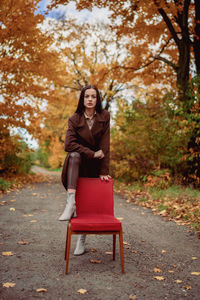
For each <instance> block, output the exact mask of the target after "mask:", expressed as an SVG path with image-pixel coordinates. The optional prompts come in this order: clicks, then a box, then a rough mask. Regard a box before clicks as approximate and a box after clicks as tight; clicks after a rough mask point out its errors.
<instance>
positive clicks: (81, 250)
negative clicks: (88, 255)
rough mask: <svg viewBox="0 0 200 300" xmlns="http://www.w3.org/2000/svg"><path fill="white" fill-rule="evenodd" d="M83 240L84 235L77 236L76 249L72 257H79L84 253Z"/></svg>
mask: <svg viewBox="0 0 200 300" xmlns="http://www.w3.org/2000/svg"><path fill="white" fill-rule="evenodd" d="M85 239H86V235H85V234H81V235H79V237H78V240H77V243H76V249H75V250H74V255H81V254H83V253H84V252H85Z"/></svg>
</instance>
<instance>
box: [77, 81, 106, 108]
mask: <svg viewBox="0 0 200 300" xmlns="http://www.w3.org/2000/svg"><path fill="white" fill-rule="evenodd" d="M88 89H94V90H95V91H96V92H97V103H96V106H95V110H96V112H98V113H101V112H102V106H101V96H100V93H99V90H98V89H97V87H96V86H95V85H86V86H84V87H83V88H82V90H81V94H80V98H79V102H78V105H77V109H76V111H75V112H76V113H78V114H81V113H83V112H84V110H85V106H84V96H85V91H86V90H88Z"/></svg>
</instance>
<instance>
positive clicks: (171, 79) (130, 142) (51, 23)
mask: <svg viewBox="0 0 200 300" xmlns="http://www.w3.org/2000/svg"><path fill="white" fill-rule="evenodd" d="M42 3H43V5H44V3H45V5H44V7H43V6H42V5H41V1H39V0H33V1H28V0H26V1H24V0H19V1H13V0H2V1H1V3H0V31H1V34H0V40H1V46H0V52H1V55H0V76H1V81H0V88H1V95H0V111H1V117H0V137H1V138H0V172H1V174H0V175H1V178H0V187H1V189H2V190H7V189H9V188H10V187H12V186H13V182H15V181H16V180H17V178H18V179H19V178H21V180H22V181H24V180H25V181H27V180H28V178H29V179H30V175H27V174H29V173H30V170H31V166H32V165H33V164H35V163H37V164H39V165H41V166H43V167H46V168H51V169H60V168H61V167H62V164H63V161H64V158H65V156H66V153H65V152H64V138H65V133H66V129H67V123H68V118H69V116H71V115H72V113H73V112H74V111H75V108H76V105H77V101H78V96H79V93H80V89H81V88H82V87H83V86H84V85H86V84H88V83H91V84H95V85H97V87H98V88H99V90H100V92H101V96H102V101H103V107H104V108H105V109H108V110H109V111H110V112H111V116H112V121H111V168H110V172H111V175H112V177H114V178H115V180H116V182H117V185H118V190H121V189H122V190H123V191H124V192H126V193H127V194H128V195H129V197H130V199H134V201H139V203H140V204H141V203H142V205H146V206H151V207H152V206H153V207H154V206H156V208H158V210H159V212H160V213H161V214H162V215H169V214H170V216H172V215H173V216H174V215H175V216H176V217H177V219H180V218H182V219H183V220H185V221H187V220H188V219H191V218H192V219H195V222H194V227H195V226H196V227H197V228H199V227H198V226H199V224H200V208H199V198H198V197H199V194H198V197H196V194H195V196H194V193H193V194H192V196H191V195H189V196H188V195H187V197H186V196H185V195H186V194H185V188H187V187H190V188H191V187H192V189H193V191H195V190H194V188H196V192H195V193H197V191H198V189H199V186H200V159H199V158H200V157H199V156H200V125H199V124H200V122H199V121H200V114H199V112H200V85H199V83H200V1H198V0H168V1H166V0H150V1H149V0H148V1H147V0H143V1H141V0H132V1H127V0H126V1H125V0H124V1H114V0H112V1H106V0H102V1H96V0H93V1H91V0H79V1H68V0H52V1H51V2H50V1H44V0H43V1H42ZM47 5H48V6H47ZM70 5H71V7H74V9H75V7H76V9H78V10H79V11H80V13H81V12H82V13H84V15H82V16H84V17H83V18H80V14H77V16H78V17H76V15H73V14H71V16H70V15H69V14H68V15H67V14H66V12H67V8H68V9H69V7H70ZM44 8H45V9H44ZM94 10H96V14H95V17H94V19H93V20H92V21H90V20H89V18H88V16H89V15H90V14H91V13H92V12H94ZM101 14H102V15H104V16H105V18H104V19H103V18H98V15H101ZM30 138H31V140H32V139H35V141H37V145H38V147H37V149H36V150H35V149H34V150H33V148H32V147H31V146H30ZM22 178H23V179H22ZM24 178H25V179H24ZM120 184H121V185H120ZM175 185H176V196H174V197H173V201H174V202H173V203H172V202H171V200H170V203H169V199H168V198H167V197H163V196H161V194H156V196H155V198H154V199H153V200H152V197H150V198H151V199H150V198H149V194H148V193H147V191H148V188H155V189H156V190H157V191H163V190H167V189H169V188H171V187H172V186H173V187H174V186H175ZM141 186H142V189H143V190H144V189H145V194H144V193H143V194H142V197H139V198H137V199H139V200H136V197H135V198H134V197H133V194H134V191H136V192H137V193H138V190H139V191H140V190H141ZM184 186H185V188H184ZM183 190H184V193H183V196H182V197H181V199H179V198H178V197H179V196H180V194H181V192H180V191H183ZM136 192H135V193H136ZM177 194H178V195H179V196H178V197H177ZM131 195H132V196H131ZM134 195H136V194H134ZM131 197H132V198H131ZM183 198H184V199H185V198H186V200H183ZM197 198H198V199H197ZM182 202H184V207H183V208H182Z"/></svg>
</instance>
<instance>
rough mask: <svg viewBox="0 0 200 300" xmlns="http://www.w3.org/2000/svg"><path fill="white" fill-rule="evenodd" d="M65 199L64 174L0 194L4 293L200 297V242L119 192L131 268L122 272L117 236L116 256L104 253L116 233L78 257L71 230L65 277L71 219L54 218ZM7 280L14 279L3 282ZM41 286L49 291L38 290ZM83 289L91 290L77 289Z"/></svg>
mask: <svg viewBox="0 0 200 300" xmlns="http://www.w3.org/2000/svg"><path fill="white" fill-rule="evenodd" d="M65 199H66V193H65V190H64V188H63V187H62V185H61V183H60V177H59V176H54V177H53V180H52V181H51V182H47V183H40V184H38V183H37V184H33V185H27V186H26V187H25V188H23V189H21V190H19V191H16V192H12V193H10V194H7V195H4V196H3V197H2V198H1V199H0V203H1V204H2V205H1V206H0V227H1V235H0V238H1V239H0V247H1V251H0V271H1V273H0V276H1V277H0V284H1V286H0V299H1V300H2V299H7V300H12V299H16V300H19V299H24V300H29V299H52V300H54V299H55V300H65V299H92V300H93V299H94V300H111V299H112V300H113V299H114V300H115V299H117V300H118V299H137V300H143V299H145V300H157V299H161V300H162V299H169V300H173V299H174V300H182V299H191V300H199V299H200V276H198V275H192V274H191V272H200V241H199V240H198V239H197V238H196V236H195V235H194V234H193V233H192V232H190V231H189V229H188V228H187V227H184V226H178V225H176V224H175V223H174V222H169V221H165V220H164V219H162V218H161V217H159V216H156V215H153V213H152V212H151V210H148V209H143V208H139V207H137V206H134V205H133V204H128V203H126V201H125V200H124V199H123V198H121V197H119V196H115V216H116V217H120V218H123V220H122V222H123V231H124V241H125V242H126V243H125V249H124V252H125V253H124V255H125V270H126V274H125V275H121V271H120V259H119V247H118V243H117V256H116V261H114V262H113V261H112V258H111V255H109V254H106V252H109V251H112V237H111V236H89V237H88V238H87V244H86V249H87V252H86V253H85V254H84V255H82V256H79V257H75V256H73V249H74V247H75V242H76V237H74V236H73V238H72V249H71V256H70V265H69V272H70V273H69V275H67V276H66V275H65V273H64V271H65V262H64V247H65V235H66V222H59V221H57V219H58V216H59V215H60V214H61V212H62V210H63V207H64V205H65ZM117 242H118V241H117ZM91 249H96V250H97V251H96V252H92V251H91ZM3 252H6V253H7V252H8V253H7V254H13V255H11V256H7V255H6V256H5V253H3ZM9 252H11V253H9ZM3 254H4V255H3ZM90 259H98V260H101V263H100V264H94V263H91V262H90ZM196 274H199V273H196ZM156 276H159V277H156ZM159 279H163V280H159ZM8 282H11V283H15V284H16V285H15V286H14V287H10V288H7V287H4V286H3V284H5V283H8ZM40 288H43V289H46V292H37V291H36V290H37V289H40ZM79 289H84V290H87V292H86V293H85V294H79V293H78V292H77V291H78V290H79ZM130 295H132V297H130ZM134 296H135V297H134Z"/></svg>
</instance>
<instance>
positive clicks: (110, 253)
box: [105, 251, 113, 255]
mask: <svg viewBox="0 0 200 300" xmlns="http://www.w3.org/2000/svg"><path fill="white" fill-rule="evenodd" d="M105 254H107V255H112V254H113V253H112V251H107V252H105Z"/></svg>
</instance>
